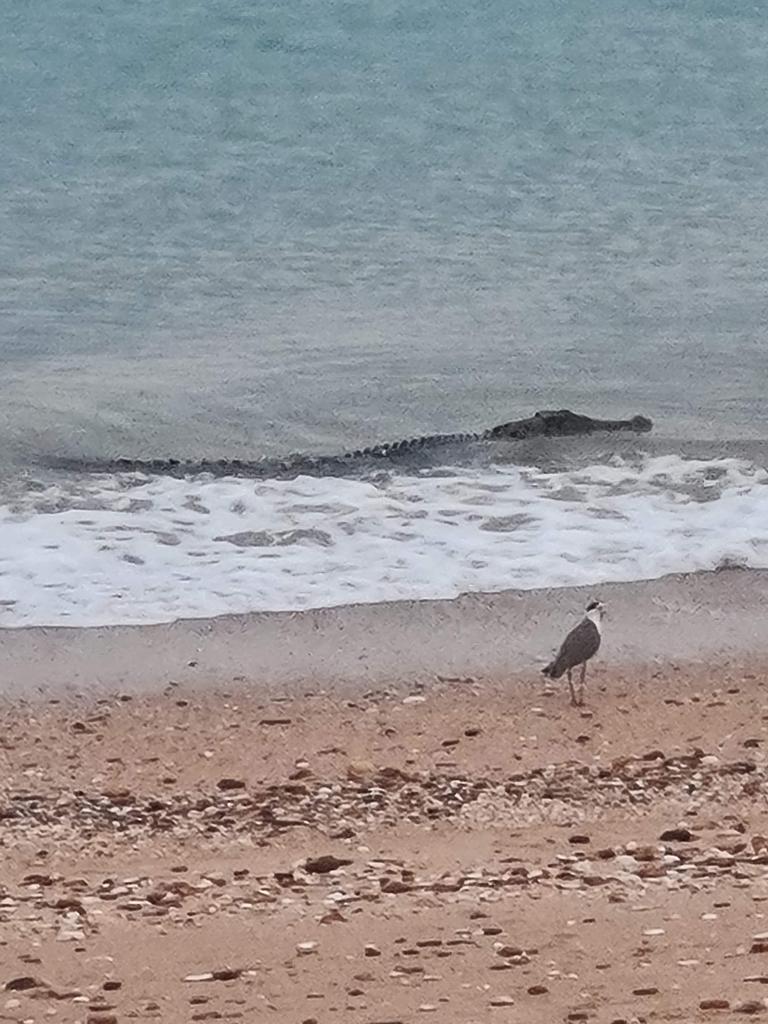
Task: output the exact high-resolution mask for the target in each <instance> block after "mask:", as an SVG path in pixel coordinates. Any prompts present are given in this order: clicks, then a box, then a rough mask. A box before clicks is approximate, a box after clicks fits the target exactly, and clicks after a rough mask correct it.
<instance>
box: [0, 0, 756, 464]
mask: <svg viewBox="0 0 768 1024" xmlns="http://www.w3.org/2000/svg"><path fill="white" fill-rule="evenodd" d="M767 112H768V16H766V11H765V9H764V8H763V6H762V5H759V4H754V3H744V2H740V0H727V2H725V0H722V2H721V0H698V2H696V3H688V2H684V0H676V2H660V0H658V2H655V0H632V2H631V3H623V2H619V0H604V2H601V3H595V2H593V0H589V2H587V0H569V2H568V3H563V2H558V3H555V2H548V0H535V2H526V0H514V2H511V3H510V2H509V0H477V2H466V0H461V2H458V0H440V2H439V3H437V2H430V0H423V2H419V3H413V2H408V3H405V2H394V0H374V2H362V0H349V2H331V0H312V2H309V0H291V2H290V3H279V4H274V5H273V4H270V3H266V2H263V0H252V2H245V0H151V2H150V0H67V2H66V3H53V4H52V3H50V2H49V0H7V3H6V4H5V6H4V8H3V31H2V33H0V129H1V130H2V159H1V160H0V358H1V359H2V371H3V372H2V379H1V380H0V441H1V442H2V444H3V448H4V450H5V452H6V455H7V454H8V453H12V454H14V455H16V454H18V455H21V456H22V458H24V459H29V458H33V457H34V456H35V455H36V454H39V453H43V454H51V453H58V454H62V453H77V452H85V453H88V454H102V455H103V454H106V455H112V454H117V453H125V454H136V455H144V454H158V455H161V454H162V455H164V454H189V455H192V456H197V455H199V454H209V455H211V454H215V455H230V454H231V455H237V454H240V455H242V454H251V455H254V454H259V453H261V452H271V453H275V452H282V451H285V450H291V449H302V450H305V449H311V450H334V449H338V448H344V447H349V446H350V445H356V444H358V443H361V442H364V441H371V440H385V439H389V438H395V437H400V436H404V435H405V436H407V435H409V434H412V433H414V432H417V433H421V432H424V431H436V430H445V429H471V428H475V427H482V426H487V425H488V424H489V423H491V422H499V421H503V420H507V419H510V418H512V417H513V416H518V415H527V414H528V413H530V412H532V411H534V410H535V409H536V408H540V407H549V406H551V405H556V406H558V407H559V406H565V405H568V406H573V407H576V408H579V409H581V410H583V411H587V412H592V411H594V412H595V413H596V414H601V413H604V414H608V413H619V414H623V413H630V412H631V413H634V412H638V411H642V412H647V413H650V414H651V415H654V416H655V418H656V419H657V421H658V429H659V430H660V432H662V433H663V434H665V435H666V436H669V437H671V438H677V437H687V438H697V437H708V438H715V437H730V438H739V437H765V436H766V434H767V433H768V430H766V427H765V412H766V400H765V389H766V381H767V380H768V345H767V344H766V337H765V332H766V317H767V316H768V299H767V298H766V296H767V295H768V287H767V285H768V247H767V246H766V239H767V238H768V175H767V172H766V168H767V167H768V113H767Z"/></svg>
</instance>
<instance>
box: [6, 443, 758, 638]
mask: <svg viewBox="0 0 768 1024" xmlns="http://www.w3.org/2000/svg"><path fill="white" fill-rule="evenodd" d="M766 484H768V473H766V471H765V470H763V469H761V468H758V467H756V466H754V465H751V464H749V463H746V462H743V461H739V460H734V459H723V460H716V461H697V460H690V459H687V460H686V459H682V458H680V457H677V456H664V457H653V458H647V459H645V461H642V462H638V463H637V464H634V465H632V464H629V463H626V462H622V461H619V460H616V461H614V462H611V463H610V464H605V465H594V466H589V467H587V468H581V469H579V470H573V471H570V472H558V473H551V472H544V471H542V470H538V469H532V468H527V467H526V468H521V467H510V466H497V467H492V468H490V469H489V468H483V469H481V470H456V471H452V472H450V473H445V474H441V475H430V474H425V475H422V476H417V477H413V476H397V475H393V476H389V477H386V478H385V479H382V480H377V481H364V480H351V479H328V478H324V479H316V478H310V477H302V478H299V479H297V480H293V481H267V482H258V483H255V482H254V481H248V480H238V479H222V480H212V479H199V480H194V481H189V480H173V479H168V478H154V479H148V478H138V477H122V478H120V477H94V478H92V479H91V480H90V481H88V482H87V483H83V482H82V481H80V482H79V483H78V484H77V486H75V484H74V483H73V484H71V485H62V484H59V485H56V486H51V487H49V488H47V489H46V490H44V491H38V492H29V493H27V494H25V495H24V496H23V497H22V498H20V499H18V500H14V501H13V503H11V504H9V505H6V506H5V507H0V625H3V626H24V625H32V624H38V625H41V624H45V625H53V624H69V625H98V624H101V625H103V624H112V623H142V622H144V623H148V622H162V621H170V620H173V619H176V618H181V617H195V616H208V615H217V614H221V613H226V612H246V611H258V610H277V609H300V608H311V607H322V606H331V605H337V604H347V603H364V602H372V601H381V600H392V599H397V598H435V597H452V596H455V595H456V594H459V593H462V592H466V591H494V590H500V589H505V588H508V587H512V588H515V587H519V588H523V589H528V588H534V587H542V586H566V585H571V584H583V583H587V584H592V583H595V584H596V583H600V582H604V581H608V580H633V579H647V578H653V577H658V576H661V575H663V574H665V573H668V572H674V571H686V570H696V569H708V568H712V567H714V566H715V565H717V563H718V562H719V561H720V560H721V559H723V558H733V559H738V560H740V561H742V562H744V563H745V564H748V565H750V566H754V567H768V486H766Z"/></svg>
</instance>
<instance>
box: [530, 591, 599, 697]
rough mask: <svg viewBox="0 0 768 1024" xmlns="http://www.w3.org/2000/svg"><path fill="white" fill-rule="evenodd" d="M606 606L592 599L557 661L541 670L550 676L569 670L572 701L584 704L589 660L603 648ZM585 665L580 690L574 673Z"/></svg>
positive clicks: (565, 641) (571, 632)
mask: <svg viewBox="0 0 768 1024" xmlns="http://www.w3.org/2000/svg"><path fill="white" fill-rule="evenodd" d="M604 614H605V608H604V606H603V604H602V603H601V602H600V601H590V602H589V604H588V605H587V613H586V615H585V616H584V618H583V619H582V620H581V622H580V623H579V624H578V626H574V627H573V629H572V630H571V631H570V633H569V634H568V636H567V637H566V638H565V640H563V642H562V644H561V645H560V650H559V651H558V652H557V655H556V656H555V658H554V660H553V661H550V663H549V664H548V665H545V667H544V668H543V669H542V670H541V671H542V672H543V674H544V675H545V676H548V677H549V678H550V679H559V678H560V676H561V675H562V674H563V672H567V673H568V689H569V690H570V691H571V704H574V705H576V706H577V707H580V706H581V705H582V704H583V703H584V684H585V681H586V677H587V662H588V661H589V659H590V658H592V657H594V655H595V654H597V652H598V650H599V649H600V637H601V628H602V621H603V615H604ZM579 666H581V678H580V680H579V690H578V693H577V691H576V689H575V688H574V685H573V679H572V677H571V673H572V672H573V670H574V669H575V668H578V667H579Z"/></svg>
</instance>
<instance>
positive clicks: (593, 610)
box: [587, 601, 605, 626]
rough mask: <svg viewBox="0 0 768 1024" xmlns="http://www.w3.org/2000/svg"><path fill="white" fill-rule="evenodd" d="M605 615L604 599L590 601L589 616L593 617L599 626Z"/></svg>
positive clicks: (588, 606)
mask: <svg viewBox="0 0 768 1024" xmlns="http://www.w3.org/2000/svg"><path fill="white" fill-rule="evenodd" d="M604 615H605V605H604V604H603V602H602V601H590V602H589V604H588V605H587V618H588V619H591V620H592V621H593V622H594V624H595V625H596V626H599V625H600V623H601V622H602V621H603V617H604Z"/></svg>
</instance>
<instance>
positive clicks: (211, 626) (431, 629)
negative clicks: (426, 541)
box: [0, 570, 768, 696]
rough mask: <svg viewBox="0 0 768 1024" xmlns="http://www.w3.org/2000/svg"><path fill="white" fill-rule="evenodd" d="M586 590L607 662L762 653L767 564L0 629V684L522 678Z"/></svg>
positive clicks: (77, 686)
mask: <svg viewBox="0 0 768 1024" xmlns="http://www.w3.org/2000/svg"><path fill="white" fill-rule="evenodd" d="M595 596H599V597H600V598H602V600H603V601H605V602H606V603H607V606H608V615H609V618H608V621H607V623H606V627H605V643H604V647H603V650H602V651H601V659H602V661H603V662H604V663H606V664H612V665H616V666H632V665H639V664H643V665H655V664H663V663H665V662H669V661H675V660H686V661H701V662H703V663H708V662H710V661H713V660H715V661H716V660H718V659H722V658H723V657H733V656H739V655H745V654H749V655H751V656H760V657H762V656H765V657H766V658H768V628H767V626H766V614H765V609H766V608H767V607H768V571H760V570H731V571H725V572H710V573H692V574H687V575H674V576H667V577H664V578H663V579H660V580H650V581H647V582H639V583H609V584H601V585H599V586H596V587H576V588H566V589H554V590H552V589H547V590H533V591H531V590H528V591H519V590H518V591H507V592H504V593H500V594H470V595H466V596H463V597H460V598H457V599H455V600H451V601H402V602H392V603H386V604H375V605H353V606H347V607H339V608H330V609H322V610H312V611H305V612H272V613H259V614H253V615H237V616H222V617H219V618H214V619H195V620H189V621H182V622H175V623H172V624H169V625H157V626H118V627H109V628H101V627H99V628H92V629H80V628H66V627H52V628H47V629H43V628H24V629H6V630H0V693H2V694H4V695H6V696H32V695H34V694H49V695H50V694H55V693H61V692H65V691H70V692H71V691H72V690H73V689H74V690H81V691H83V692H89V693H96V692H99V691H100V692H102V693H111V692H114V691H115V690H116V689H121V690H124V691H129V692H132V693H141V692H143V693H148V692H158V691H159V690H161V689H162V688H163V687H164V686H166V685H168V684H169V683H171V682H180V683H184V684H185V685H194V686H196V687H197V688H199V689H201V690H209V689H210V688H211V686H214V685H218V686H230V685H233V684H236V685H241V686H243V687H244V688H253V689H256V690H258V691H259V692H261V693H266V692H271V693H278V694H284V693H306V692H308V691H317V690H318V689H327V690H329V692H333V693H340V692H351V693H354V692H360V690H364V689H367V688H370V687H379V686H388V685H393V684H397V685H404V686H409V685H412V684H413V683H415V682H418V683H424V684H429V683H432V682H434V681H435V680H436V679H437V678H438V677H440V676H443V677H465V676H472V677H473V678H475V679H479V680H487V681H491V682H493V681H495V680H500V679H505V678H507V677H508V676H510V675H514V674H519V675H526V676H532V677H534V678H535V677H536V675H537V674H538V668H539V667H541V666H542V665H544V664H545V663H546V662H547V661H548V660H549V657H550V656H551V654H552V651H553V650H554V649H556V648H557V646H558V644H559V643H560V641H561V639H562V637H563V633H564V630H565V629H567V628H568V626H569V625H570V624H571V623H573V622H575V621H578V619H579V617H580V616H581V615H582V614H583V609H584V607H585V606H586V604H587V602H588V601H589V600H590V599H592V598H593V597H595Z"/></svg>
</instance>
